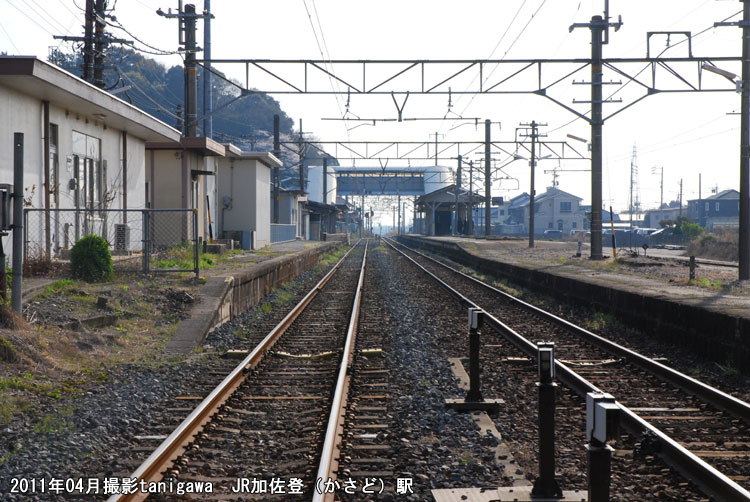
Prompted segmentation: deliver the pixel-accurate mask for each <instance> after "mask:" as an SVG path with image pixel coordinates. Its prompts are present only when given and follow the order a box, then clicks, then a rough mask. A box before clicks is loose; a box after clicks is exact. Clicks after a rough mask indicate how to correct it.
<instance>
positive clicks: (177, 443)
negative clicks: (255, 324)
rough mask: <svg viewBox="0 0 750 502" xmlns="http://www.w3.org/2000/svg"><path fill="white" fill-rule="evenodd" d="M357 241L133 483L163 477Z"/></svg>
mask: <svg viewBox="0 0 750 502" xmlns="http://www.w3.org/2000/svg"><path fill="white" fill-rule="evenodd" d="M358 244H359V243H357V244H355V245H354V246H352V247H351V248H350V249H349V251H347V252H346V254H344V256H342V257H341V259H340V260H339V261H338V262H337V263H336V265H334V266H333V268H332V269H331V270H330V271H329V272H328V273H327V274H326V275H325V277H323V278H322V279H321V280H320V281H319V282H318V283H317V284H316V285H315V287H313V288H312V289H311V290H310V291H309V292H308V293H307V295H305V297H304V298H303V299H302V300H301V301H300V302H299V303H298V304H297V305H296V306H295V307H294V308H293V309H292V310H291V311H290V312H289V313H288V314H287V315H286V317H284V319H282V321H281V322H280V323H279V324H277V325H276V326H275V327H274V328H273V329H272V330H271V331H270V332H269V333H268V335H266V337H265V338H264V339H263V340H262V341H261V342H260V343H259V344H258V345H257V346H256V347H255V348H254V349H253V350H252V352H250V354H248V355H247V357H245V359H243V360H242V362H240V363H239V364H238V365H237V366H236V367H235V368H234V369H233V370H232V371H231V373H229V375H227V376H226V377H225V378H224V380H222V381H221V383H220V384H219V385H218V386H217V387H216V388H215V389H214V390H213V391H211V393H210V394H209V395H208V396H206V398H205V399H203V401H201V402H200V404H199V405H198V406H197V407H196V408H195V409H194V410H193V411H192V412H191V413H190V415H188V416H187V418H185V420H183V421H182V422H181V423H180V425H178V426H177V428H176V429H175V430H174V431H173V432H172V433H171V434H170V435H169V436H168V437H167V438H166V439H165V440H164V441H163V442H162V443H161V444H160V445H159V446H158V447H157V449H156V450H154V452H153V453H152V454H151V455H150V456H149V457H148V458H147V459H146V461H145V462H143V463H142V464H141V465H140V466H139V467H138V468H137V469H136V470H135V471H134V472H133V473H132V474H131V475H130V478H131V479H132V478H135V480H136V483H135V486H140V483H141V481H145V482H146V483H150V482H152V481H153V482H156V481H159V480H160V479H161V478H162V473H163V472H164V471H165V470H166V469H168V468H169V467H170V466H171V465H172V462H174V460H175V459H176V458H177V457H179V456H180V455H182V453H184V451H185V448H186V447H187V445H188V444H189V443H190V442H191V441H192V440H193V439H194V438H195V436H196V435H198V433H199V432H200V431H201V430H202V429H203V426H204V425H206V423H208V422H209V420H210V419H211V417H212V416H213V415H214V414H215V413H216V411H217V410H218V409H219V407H221V405H222V404H224V403H225V402H226V401H227V399H229V397H230V396H231V395H232V393H233V392H234V391H235V390H236V389H237V387H239V386H240V384H241V383H242V382H243V381H244V379H245V373H246V370H247V369H251V368H254V367H255V366H257V365H258V363H259V362H260V361H261V360H262V359H263V356H264V355H265V354H266V352H268V350H270V349H271V347H273V345H274V344H275V343H276V341H277V340H278V339H279V337H281V335H283V334H284V332H285V331H286V330H287V329H288V328H289V326H291V325H292V323H293V322H294V320H295V319H297V317H299V315H300V314H301V313H302V312H303V311H304V310H305V308H306V307H307V306H308V305H309V303H310V302H311V301H312V300H313V298H314V297H315V296H316V295H317V294H318V292H320V290H321V289H322V288H323V286H325V285H326V283H328V281H329V280H330V279H331V278H332V277H333V275H334V274H335V273H336V272H337V271H338V269H339V268H340V266H341V264H342V263H343V262H344V260H345V259H346V258H347V257H348V256H349V254H350V253H351V252H352V250H354V249H355V248H356V247H357V245H358ZM148 495H149V494H148V493H142V492H141V491H139V490H136V491H135V492H134V493H128V494H118V495H112V496H111V497H110V498H108V499H107V502H131V501H132V502H136V501H142V500H145V499H146V498H147V497H148Z"/></svg>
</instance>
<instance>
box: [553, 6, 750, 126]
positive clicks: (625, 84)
mask: <svg viewBox="0 0 750 502" xmlns="http://www.w3.org/2000/svg"><path fill="white" fill-rule="evenodd" d="M739 14H742V11H741V10H740V11H737V12H735V13H734V14H732V15H731V16H729V17H726V18H724V19H722V20H721V22H722V23H723V22H725V21H728V20H730V19H732V18H733V17H735V16H737V15H739ZM712 29H714V26H713V25H711V26H709V27H707V28H705V29H703V30H701V31H699V32H698V33H696V34H695V35H693V38H695V37H698V36H700V35H702V34H704V33H706V32H707V31H709V30H712ZM687 40H688V39H687V38H683V39H681V40H679V41H677V42H675V43H674V44H672V45H670V46H669V47H666V48H665V49H664V50H663V51H661V52H660V53H659V54H658V55H657V56H656V57H657V58H658V57H661V56H662V55H663V54H664V53H665V52H667V51H668V50H669V49H672V48H674V47H677V46H678V45H680V44H683V43H685V42H686V41H687ZM650 67H651V64H647V65H646V66H644V67H643V68H642V69H641V70H640V71H639V72H638V73H636V74H635V75H634V76H633V77H632V79H630V80H628V81H627V82H625V83H624V84H623V85H622V86H621V87H620V88H618V89H616V90H615V91H613V92H612V94H610V95H609V96H607V98H606V99H611V98H612V97H614V96H615V95H616V94H617V93H618V92H620V91H622V90H623V89H624V88H625V87H626V86H627V85H628V84H630V83H631V82H633V80H635V79H636V78H638V77H639V76H640V75H641V73H643V72H644V71H646V70H648V69H649V68H650ZM589 113H591V111H590V110H589V111H587V112H585V113H584V115H588V114H589ZM580 119H581V117H575V118H573V119H572V120H570V121H568V122H566V123H564V124H563V125H561V126H558V127H555V128H554V129H551V130H550V131H549V132H555V131H558V130H560V129H562V128H564V127H568V126H569V125H570V124H572V123H574V122H576V121H578V120H580Z"/></svg>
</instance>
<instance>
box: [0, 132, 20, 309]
mask: <svg viewBox="0 0 750 502" xmlns="http://www.w3.org/2000/svg"><path fill="white" fill-rule="evenodd" d="M23 167H24V166H23V133H22V132H17V133H14V134H13V285H12V289H11V305H12V308H13V310H14V311H15V312H16V313H17V314H21V309H22V295H23V291H22V287H23V239H24V227H23V214H22V213H23ZM2 272H3V273H5V270H3V271H2Z"/></svg>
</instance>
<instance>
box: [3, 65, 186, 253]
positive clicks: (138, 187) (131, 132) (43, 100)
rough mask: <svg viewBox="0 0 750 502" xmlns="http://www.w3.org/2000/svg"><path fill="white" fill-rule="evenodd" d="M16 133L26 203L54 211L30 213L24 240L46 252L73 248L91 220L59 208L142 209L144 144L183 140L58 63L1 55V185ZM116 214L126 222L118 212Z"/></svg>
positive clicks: (9, 170)
mask: <svg viewBox="0 0 750 502" xmlns="http://www.w3.org/2000/svg"><path fill="white" fill-rule="evenodd" d="M17 132H20V133H23V134H24V190H25V193H26V205H27V207H31V208H48V209H58V211H56V212H55V211H52V212H50V211H47V212H46V213H42V212H34V211H32V212H30V213H29V222H28V228H27V232H28V239H29V240H30V241H31V242H32V243H36V245H37V246H38V248H37V249H39V250H41V251H42V252H44V253H45V254H46V256H53V255H54V254H55V253H56V252H57V251H58V250H60V249H63V248H65V247H68V246H70V245H71V244H72V242H73V241H74V240H75V238H76V237H78V236H80V235H81V233H83V232H84V231H85V230H86V229H85V228H84V226H85V224H88V222H84V224H83V225H84V226H82V225H81V222H79V221H78V220H76V221H75V222H73V220H72V219H71V218H73V219H75V218H77V217H73V216H70V215H71V214H74V213H67V212H64V211H59V210H61V209H65V208H71V209H79V210H81V211H80V212H81V213H88V214H92V213H93V212H94V210H101V209H105V208H110V209H123V208H124V209H129V208H143V207H145V203H146V200H147V195H146V191H147V188H146V187H147V184H146V183H147V180H146V174H145V171H146V168H145V164H146V162H145V159H146V157H145V155H146V152H145V142H146V141H178V140H179V138H180V132H179V131H177V130H176V129H174V128H172V127H170V126H168V125H167V124H165V123H163V122H161V121H159V120H157V119H156V118H154V117H152V116H151V115H149V114H147V113H145V112H143V111H141V110H139V109H138V108H136V107H135V106H132V105H130V104H128V103H126V102H124V101H122V100H121V99H119V98H117V97H115V96H113V95H111V94H109V93H107V92H105V91H103V90H101V89H98V88H97V87H94V86H93V85H91V84H89V83H87V82H85V81H83V80H81V79H80V78H78V77H76V76H74V75H72V74H71V73H68V72H66V71H65V70H62V69H60V68H58V67H57V66H54V65H52V64H50V63H47V62H45V61H42V60H40V59H37V58H36V57H33V56H0V183H8V184H12V183H13V137H14V133H17ZM86 210H88V211H86ZM101 214H102V215H103V214H104V213H101ZM114 218H115V219H121V220H122V222H123V223H125V216H123V213H119V214H118V215H117V216H115V217H114ZM99 220H101V218H99ZM103 221H105V225H104V229H103V231H105V232H106V231H107V224H106V221H107V220H106V217H104V219H103ZM112 223H114V222H113V221H110V225H111V224H112ZM100 224H101V222H100ZM9 248H10V246H5V249H6V250H8V249H9Z"/></svg>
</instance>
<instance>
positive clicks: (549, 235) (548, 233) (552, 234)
mask: <svg viewBox="0 0 750 502" xmlns="http://www.w3.org/2000/svg"><path fill="white" fill-rule="evenodd" d="M562 236H563V233H562V230H545V231H544V238H545V239H562Z"/></svg>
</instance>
